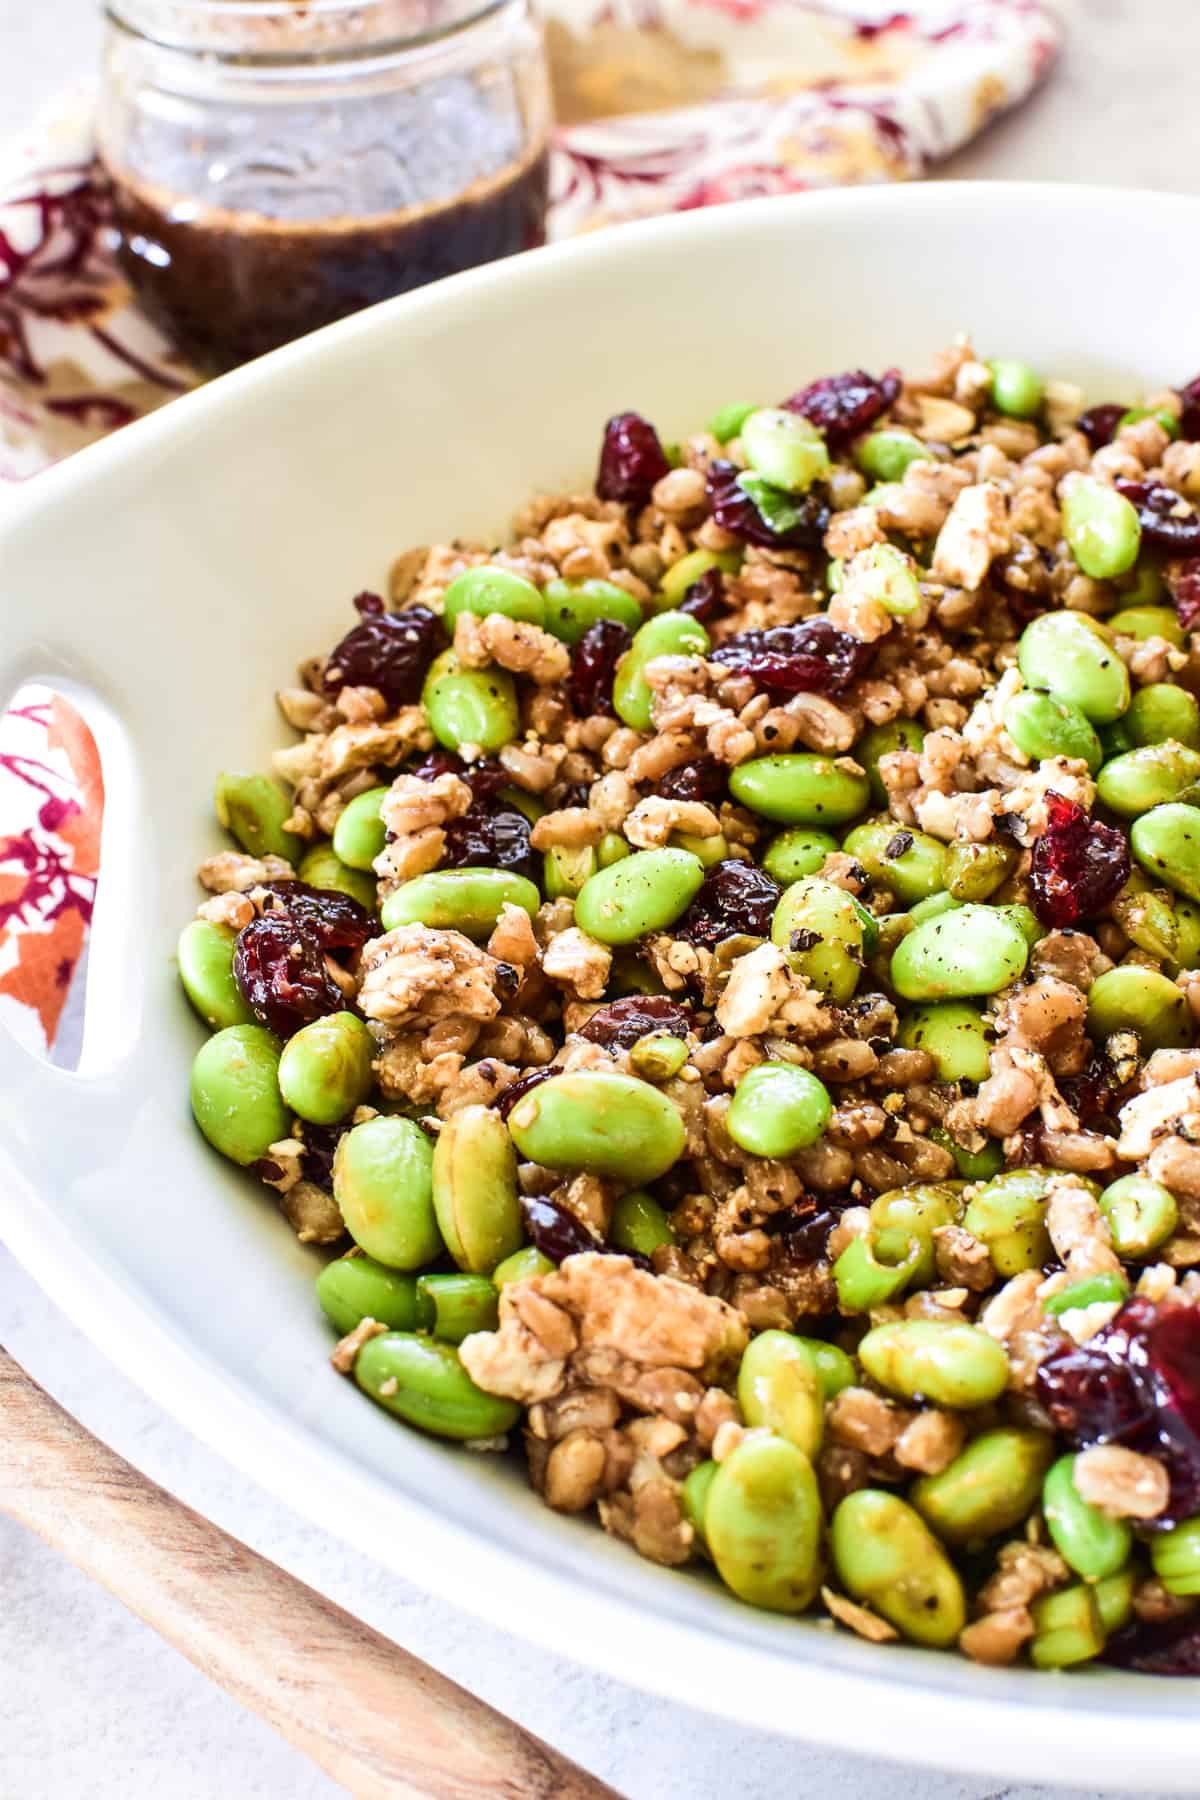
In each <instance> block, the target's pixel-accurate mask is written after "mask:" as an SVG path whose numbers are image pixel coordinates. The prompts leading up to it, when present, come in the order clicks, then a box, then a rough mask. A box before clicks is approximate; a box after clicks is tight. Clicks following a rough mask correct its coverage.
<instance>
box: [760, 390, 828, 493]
mask: <svg viewBox="0 0 1200 1800" xmlns="http://www.w3.org/2000/svg"><path fill="white" fill-rule="evenodd" d="M739 436H740V437H741V440H742V449H743V450H744V452H745V455H746V461H747V462H748V463H749V465H750V467H751V468H752V469H753V470H754V473H755V474H756V475H761V476H762V478H763V480H764V481H769V482H770V483H771V485H772V487H777V488H782V489H783V490H784V492H785V493H788V494H803V493H805V492H807V490H808V489H809V488H810V487H811V486H812V484H813V482H814V481H819V480H820V479H821V477H822V476H823V475H826V474H827V473H828V471H829V451H828V450H827V449H826V447H825V439H824V438H823V437H822V436H821V434H820V432H819V431H818V430H817V428H816V426H815V425H812V424H810V423H809V421H808V420H807V419H806V418H805V417H804V414H803V413H794V412H788V410H787V409H786V407H782V406H763V407H759V409H758V410H757V411H756V412H752V413H748V414H747V416H746V417H745V418H744V419H743V420H742V428H741V431H740V433H739Z"/></svg>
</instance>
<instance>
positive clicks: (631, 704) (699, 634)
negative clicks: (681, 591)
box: [514, 612, 709, 735]
mask: <svg viewBox="0 0 1200 1800" xmlns="http://www.w3.org/2000/svg"><path fill="white" fill-rule="evenodd" d="M708 650H709V637H708V633H707V631H705V629H704V627H703V625H701V624H700V622H699V621H698V620H697V619H693V618H692V616H691V614H690V613H685V612H664V613H659V614H658V615H657V617H655V618H653V619H647V621H646V623H645V624H644V625H643V626H642V627H641V628H640V630H639V631H638V632H637V633H636V634H635V636H634V640H633V643H632V644H631V645H630V646H629V649H628V650H627V651H626V652H625V654H624V656H623V657H622V658H621V660H620V662H619V663H618V664H617V673H616V679H615V680H614V682H613V709H614V711H615V712H616V715H617V717H618V718H619V719H620V721H621V723H622V724H623V725H632V727H633V729H634V730H635V731H650V730H651V729H652V728H653V721H652V718H651V707H652V704H653V700H654V696H653V694H652V693H651V691H650V688H649V686H648V684H647V682H646V678H645V676H644V675H643V674H642V670H643V669H644V668H645V666H646V664H647V663H648V662H653V661H654V659H655V657H658V656H707V654H708ZM514 735H515V734H514Z"/></svg>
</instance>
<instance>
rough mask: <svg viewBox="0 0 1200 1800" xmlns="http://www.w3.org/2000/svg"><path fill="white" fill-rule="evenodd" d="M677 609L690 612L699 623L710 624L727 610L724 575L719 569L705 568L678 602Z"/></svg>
mask: <svg viewBox="0 0 1200 1800" xmlns="http://www.w3.org/2000/svg"><path fill="white" fill-rule="evenodd" d="M679 611H680V612H684V613H690V615H691V616H692V618H693V619H699V621H700V623H701V625H711V624H712V622H713V620H714V619H719V618H720V617H721V614H722V613H725V612H728V611H729V602H728V601H727V600H726V598H725V577H724V576H723V575H722V574H721V571H720V569H705V571H704V573H703V575H699V576H697V578H696V580H695V581H693V583H692V585H691V587H690V588H688V590H687V592H686V593H685V594H684V596H683V599H682V600H681V601H680V602H679Z"/></svg>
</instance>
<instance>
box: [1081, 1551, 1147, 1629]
mask: <svg viewBox="0 0 1200 1800" xmlns="http://www.w3.org/2000/svg"><path fill="white" fill-rule="evenodd" d="M1137 1579H1138V1578H1137V1574H1136V1571H1135V1570H1134V1569H1133V1568H1132V1567H1130V1568H1126V1569H1119V1570H1118V1571H1117V1573H1116V1574H1115V1575H1106V1576H1105V1577H1104V1580H1103V1581H1096V1582H1093V1583H1092V1584H1091V1588H1092V1598H1093V1600H1094V1601H1095V1602H1096V1611H1097V1612H1098V1613H1099V1615H1100V1628H1101V1630H1102V1631H1103V1632H1104V1636H1105V1638H1106V1639H1108V1638H1110V1637H1111V1636H1112V1634H1113V1632H1114V1631H1120V1629H1121V1627H1122V1626H1123V1625H1128V1623H1129V1621H1130V1619H1131V1618H1132V1617H1133V1595H1134V1590H1135V1589H1136V1587H1137Z"/></svg>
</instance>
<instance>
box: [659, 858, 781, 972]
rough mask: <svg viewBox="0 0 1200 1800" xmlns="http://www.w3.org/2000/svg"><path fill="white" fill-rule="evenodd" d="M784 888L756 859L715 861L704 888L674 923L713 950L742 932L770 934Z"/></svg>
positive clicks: (676, 929) (677, 931)
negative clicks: (757, 866)
mask: <svg viewBox="0 0 1200 1800" xmlns="http://www.w3.org/2000/svg"><path fill="white" fill-rule="evenodd" d="M781 892H782V890H781V888H780V886H779V883H778V882H777V881H772V880H771V877H770V876H769V875H767V874H765V873H764V872H763V870H762V869H756V868H755V866H754V864H753V863H746V862H736V861H734V860H733V859H732V858H730V859H729V860H728V861H726V862H719V863H714V864H713V866H712V868H711V869H709V871H708V873H707V874H706V875H705V877H704V880H703V881H702V882H701V884H700V891H699V893H698V894H697V895H696V898H695V899H694V900H693V901H692V904H691V905H690V906H689V907H688V909H687V911H686V912H685V913H684V915H683V917H682V919H681V920H680V921H679V923H678V924H677V925H676V926H675V927H674V932H675V936H676V937H679V938H686V940H687V942H688V943H689V944H703V945H704V946H706V948H708V949H709V950H712V949H714V948H715V947H716V945H717V944H719V943H722V942H723V941H724V939H725V938H727V937H733V936H735V935H736V934H737V933H738V932H745V933H746V935H747V936H748V937H763V938H765V937H769V936H770V933H771V919H772V916H773V915H774V912H775V908H776V906H777V905H778V903H779V896H780V893H781Z"/></svg>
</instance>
